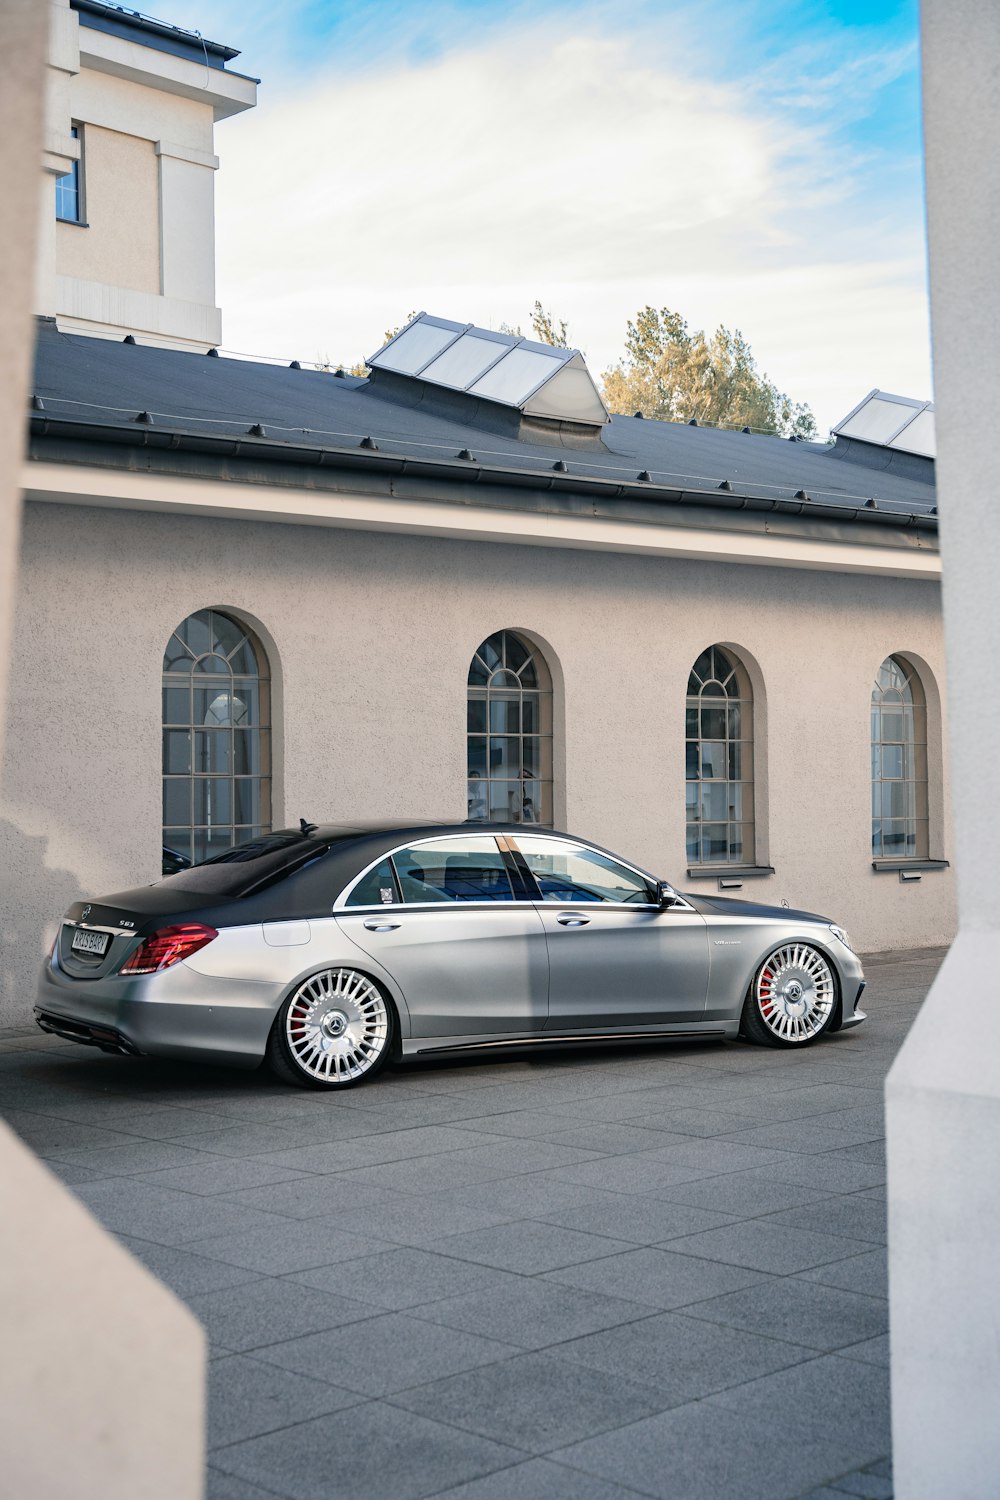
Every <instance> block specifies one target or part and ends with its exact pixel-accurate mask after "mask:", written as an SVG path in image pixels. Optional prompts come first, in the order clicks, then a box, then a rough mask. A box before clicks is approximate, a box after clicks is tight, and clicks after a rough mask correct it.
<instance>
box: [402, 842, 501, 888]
mask: <svg viewBox="0 0 1000 1500" xmlns="http://www.w3.org/2000/svg"><path fill="white" fill-rule="evenodd" d="M393 863H394V864H395V866H396V874H397V876H398V877H399V885H400V889H401V890H402V893H403V900H404V901H409V902H420V901H513V899H514V893H513V891H512V890H511V888H510V880H509V878H508V875H507V870H506V867H505V866H504V862H503V857H502V856H501V854H500V850H499V849H498V848H497V843H496V839H493V838H489V837H486V836H478V837H469V838H461V837H460V838H454V839H434V840H433V841H431V842H428V843H424V844H411V845H410V847H409V849H404V850H402V851H401V852H400V853H399V854H395V855H393Z"/></svg>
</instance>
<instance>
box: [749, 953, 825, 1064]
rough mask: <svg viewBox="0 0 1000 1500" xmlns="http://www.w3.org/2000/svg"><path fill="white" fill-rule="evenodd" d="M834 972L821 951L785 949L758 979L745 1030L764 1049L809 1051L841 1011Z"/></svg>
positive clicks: (771, 959)
mask: <svg viewBox="0 0 1000 1500" xmlns="http://www.w3.org/2000/svg"><path fill="white" fill-rule="evenodd" d="M836 1001H837V984H836V981H835V979H834V977H833V970H832V968H831V967H830V964H829V963H828V961H827V959H826V958H825V957H824V956H823V954H822V953H821V952H820V951H819V949H818V948H813V947H811V946H810V945H809V944H808V943H786V944H784V946H782V947H781V948H775V950H774V952H773V953H769V954H768V956H767V958H765V960H764V962H763V963H762V964H761V966H760V968H759V969H758V970H757V973H756V975H755V976H754V981H753V984H752V985H751V986H750V993H749V994H748V995H747V998H746V1003H745V1005H744V1007H743V1020H742V1025H741V1030H742V1031H743V1034H744V1036H745V1037H746V1038H747V1040H748V1041H751V1042H756V1043H757V1044H758V1045H759V1046H764V1047H804V1046H807V1045H808V1044H809V1043H810V1042H815V1041H816V1040H817V1038H819V1037H821V1036H822V1035H823V1033H824V1032H825V1031H828V1030H829V1029H830V1026H831V1025H832V1023H833V1017H834V1013H835V1011H836Z"/></svg>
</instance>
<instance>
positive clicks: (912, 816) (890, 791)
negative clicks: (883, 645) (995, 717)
mask: <svg viewBox="0 0 1000 1500" xmlns="http://www.w3.org/2000/svg"><path fill="white" fill-rule="evenodd" d="M926 857H927V704H926V700H925V698H924V690H923V687H922V686H921V683H920V678H919V677H918V676H917V674H916V672H915V671H914V670H913V668H912V667H910V666H909V665H908V664H907V663H906V662H905V661H903V660H902V659H901V658H900V657H898V656H889V657H887V658H886V660H885V661H884V662H883V663H882V665H881V666H880V667H879V669H878V674H877V676H876V678H875V686H874V688H873V689H872V858H873V859H926Z"/></svg>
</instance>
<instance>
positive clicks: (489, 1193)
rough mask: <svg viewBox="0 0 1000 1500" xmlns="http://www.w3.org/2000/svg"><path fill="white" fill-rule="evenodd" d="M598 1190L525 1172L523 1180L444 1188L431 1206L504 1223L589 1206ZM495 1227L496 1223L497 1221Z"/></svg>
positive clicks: (550, 1173)
mask: <svg viewBox="0 0 1000 1500" xmlns="http://www.w3.org/2000/svg"><path fill="white" fill-rule="evenodd" d="M601 1196H602V1195H601V1190H600V1189H599V1188H590V1187H586V1186H584V1185H583V1184H582V1183H579V1182H563V1181H562V1180H561V1179H560V1178H558V1177H556V1176H555V1175H554V1174H553V1173H552V1172H528V1173H526V1174H525V1175H524V1176H523V1177H502V1178H500V1179H494V1180H493V1181H490V1182H476V1183H471V1184H469V1185H468V1186H466V1187H456V1188H446V1189H444V1190H443V1191H442V1192H439V1193H435V1194H434V1196H433V1199H432V1200H431V1201H432V1202H433V1203H435V1204H438V1205H439V1206H441V1207H445V1206H447V1205H449V1204H452V1203H458V1204H461V1205H463V1206H464V1207H465V1208H480V1209H486V1210H488V1211H489V1212H490V1213H491V1214H498V1215H500V1214H502V1215H503V1217H504V1218H506V1219H536V1218H537V1219H541V1218H545V1217H546V1215H547V1214H548V1213H549V1212H550V1211H552V1210H553V1209H556V1210H558V1209H561V1208H570V1207H575V1206H576V1205H577V1204H580V1203H591V1202H594V1201H596V1200H598V1199H600V1197H601ZM496 1222H497V1223H499V1222H500V1219H499V1218H498V1219H497V1220H496Z"/></svg>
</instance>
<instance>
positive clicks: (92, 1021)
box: [35, 962, 282, 1068]
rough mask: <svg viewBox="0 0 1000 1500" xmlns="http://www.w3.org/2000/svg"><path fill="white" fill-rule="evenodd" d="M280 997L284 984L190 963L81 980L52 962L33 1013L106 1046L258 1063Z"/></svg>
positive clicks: (60, 1032) (229, 1063)
mask: <svg viewBox="0 0 1000 1500" xmlns="http://www.w3.org/2000/svg"><path fill="white" fill-rule="evenodd" d="M281 999H282V987H281V986H280V985H278V984H270V983H254V982H252V981H248V980H231V979H220V978H217V977H215V976H214V975H209V974H201V973H198V972H197V971H196V970H195V969H192V968H189V967H188V966H187V965H186V964H184V963H180V964H176V965H175V966H174V967H173V968H171V969H165V970H164V971H163V972H162V973H160V974H144V975H137V976H135V977H134V978H124V977H122V976H120V975H108V976H107V977H106V978H104V979H94V980H81V979H74V978H72V977H70V976H69V975H67V974H65V973H63V971H62V970H61V969H60V968H59V967H58V964H52V963H51V962H48V963H46V964H45V966H44V968H43V969H42V973H41V977H40V979H39V983H38V996H37V1000H36V1003H35V1020H36V1021H37V1022H38V1024H39V1026H41V1027H42V1029H43V1031H48V1032H51V1033H52V1034H54V1035H56V1036H61V1037H65V1038H66V1039H67V1040H68V1041H74V1042H80V1043H82V1044H83V1045H84V1046H93V1047H100V1048H101V1049H102V1050H103V1051H106V1052H125V1053H129V1054H130V1055H133V1056H146V1057H172V1058H178V1059H184V1060H188V1061H198V1062H214V1063H218V1064H221V1065H223V1066H225V1067H244V1068H253V1067H256V1066H257V1064H258V1063H259V1062H260V1061H261V1059H262V1058H263V1056H264V1050H265V1048H266V1046H267V1037H268V1033H269V1031H270V1029H271V1023H272V1021H273V1019H274V1016H275V1014H276V1013H277V1010H278V1006H279V1005H280V1003H281Z"/></svg>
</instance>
